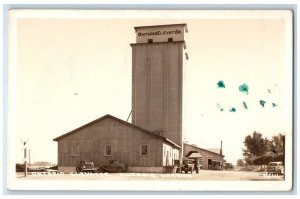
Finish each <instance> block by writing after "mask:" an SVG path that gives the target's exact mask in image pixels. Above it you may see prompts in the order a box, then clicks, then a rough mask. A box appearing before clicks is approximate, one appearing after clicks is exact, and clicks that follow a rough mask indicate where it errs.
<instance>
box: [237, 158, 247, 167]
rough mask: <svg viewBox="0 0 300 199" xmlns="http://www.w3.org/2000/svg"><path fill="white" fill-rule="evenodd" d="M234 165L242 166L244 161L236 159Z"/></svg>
mask: <svg viewBox="0 0 300 199" xmlns="http://www.w3.org/2000/svg"><path fill="white" fill-rule="evenodd" d="M236 165H237V166H244V165H245V164H244V161H243V160H242V159H238V160H237V162H236Z"/></svg>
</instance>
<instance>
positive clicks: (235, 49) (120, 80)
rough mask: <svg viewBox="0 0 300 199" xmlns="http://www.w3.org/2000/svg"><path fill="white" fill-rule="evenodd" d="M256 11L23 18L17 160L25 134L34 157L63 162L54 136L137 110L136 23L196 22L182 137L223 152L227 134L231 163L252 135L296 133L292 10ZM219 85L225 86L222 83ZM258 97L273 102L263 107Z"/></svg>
mask: <svg viewBox="0 0 300 199" xmlns="http://www.w3.org/2000/svg"><path fill="white" fill-rule="evenodd" d="M100 12H101V11H100ZM235 13H238V12H232V13H231V15H233V16H234V15H235ZM82 14H83V15H81V16H84V14H86V13H82ZM179 14H180V13H179ZM256 14H257V13H256ZM252 15H253V12H246V13H243V15H237V16H238V17H226V16H227V15H226V14H225V15H222V14H218V15H214V14H211V15H210V13H208V14H207V15H206V17H191V18H188V17H180V16H183V15H177V17H175V18H174V17H171V18H169V17H168V14H161V13H160V14H159V15H158V16H162V17H161V18H159V17H153V18H151V17H150V18H149V17H148V18H145V17H140V18H139V17H129V18H126V17H125V18H122V17H112V18H105V17H100V18H99V17H98V18H85V17H82V18H80V17H76V18H72V17H65V18H64V17H57V15H56V17H55V18H47V17H40V16H42V15H38V17H33V18H30V17H27V18H19V19H18V20H17V24H16V26H17V29H16V35H15V39H16V40H15V41H16V50H15V51H16V52H17V53H16V54H15V55H16V60H17V61H16V71H17V73H16V74H17V75H16V82H15V83H16V87H15V88H16V90H15V94H16V104H15V109H16V115H15V117H14V119H15V121H16V134H17V137H16V138H17V141H16V142H15V144H16V153H17V154H16V161H18V162H21V161H22V160H23V159H22V156H23V152H22V150H23V149H22V141H24V140H28V147H29V148H30V150H31V162H34V161H50V162H53V163H57V143H56V142H54V141H53V139H54V138H55V137H58V136H60V135H62V134H64V133H67V132H69V131H71V130H73V129H75V128H77V127H79V126H82V125H84V124H86V123H88V122H90V121H92V120H95V119H97V118H99V117H101V116H103V115H106V114H111V115H113V116H116V117H118V118H120V119H123V120H126V119H127V117H128V115H129V113H130V111H131V56H132V55H131V47H130V45H129V44H130V43H135V31H134V27H135V26H145V25H160V24H172V23H186V24H187V26H188V33H186V37H185V40H186V44H187V52H188V54H189V60H187V61H185V62H186V63H185V66H184V69H183V70H184V82H183V133H184V140H186V141H187V142H189V143H191V144H196V145H197V146H199V147H201V148H219V147H220V142H221V140H222V141H223V154H224V155H225V159H226V160H227V161H229V162H232V163H234V164H235V163H236V160H237V159H239V158H242V148H243V147H244V146H243V141H244V138H245V136H246V135H249V134H252V133H253V132H254V131H257V132H260V133H262V134H263V136H264V137H269V138H271V137H272V136H273V135H277V134H278V133H283V134H288V135H291V122H292V120H291V110H292V106H291V105H292V104H291V97H292V93H291V88H292V79H291V77H292V76H291V68H292V66H291V65H290V64H289V62H288V61H289V60H290V59H291V54H289V53H288V52H290V51H289V50H290V49H291V45H288V44H289V42H290V40H291V39H292V38H291V35H289V34H288V33H289V32H288V31H287V24H288V23H287V21H286V19H287V18H286V16H287V15H284V14H282V13H280V12H279V13H277V14H276V13H275V15H272V16H275V17H270V16H269V15H268V14H266V13H260V14H258V15H257V16H258V17H253V16H252ZM100 16H101V15H100ZM138 16H141V15H138ZM148 16H149V13H148ZM207 16H208V17H207ZM209 16H211V17H209ZM240 16H243V17H240ZM288 16H289V15H288ZM11 35H12V34H11ZM10 67H11V66H10ZM9 75H10V74H9ZM9 77H10V76H9ZM219 81H223V82H224V85H225V88H224V87H218V85H217V83H218V82H219ZM242 84H246V85H247V86H248V87H249V90H248V94H247V93H244V92H241V91H239V86H240V85H242ZM259 100H264V101H266V104H265V106H264V107H262V106H261V105H260V104H259ZM243 102H246V104H247V108H248V109H245V108H244V106H243ZM271 103H276V106H275V107H273V106H272V104H271ZM221 108H222V109H223V111H221V110H220V109H221ZM231 108H235V110H236V111H235V112H231V111H229V110H230V109H231Z"/></svg>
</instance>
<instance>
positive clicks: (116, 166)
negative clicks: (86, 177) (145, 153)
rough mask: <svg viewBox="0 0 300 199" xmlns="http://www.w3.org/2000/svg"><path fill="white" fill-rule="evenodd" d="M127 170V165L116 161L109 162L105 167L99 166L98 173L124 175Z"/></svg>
mask: <svg viewBox="0 0 300 199" xmlns="http://www.w3.org/2000/svg"><path fill="white" fill-rule="evenodd" d="M127 170H128V165H127V164H126V163H123V162H120V161H118V160H109V162H108V164H107V165H103V166H100V167H99V169H98V171H99V172H100V173H105V172H108V173H124V172H126V171H127Z"/></svg>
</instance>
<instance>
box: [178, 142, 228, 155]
mask: <svg viewBox="0 0 300 199" xmlns="http://www.w3.org/2000/svg"><path fill="white" fill-rule="evenodd" d="M183 145H188V146H191V147H194V148H197V149H200V150H204V151H207V152H210V153H214V154H217V155H221V154H220V153H219V152H218V153H216V152H213V151H210V150H207V149H203V148H200V147H198V146H196V145H193V144H187V143H183ZM222 157H225V156H224V155H222Z"/></svg>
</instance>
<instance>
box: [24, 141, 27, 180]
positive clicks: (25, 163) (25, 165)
mask: <svg viewBox="0 0 300 199" xmlns="http://www.w3.org/2000/svg"><path fill="white" fill-rule="evenodd" d="M23 144H24V167H25V171H24V175H25V177H27V157H26V155H27V154H26V153H27V146H26V144H27V141H25V142H24V143H23Z"/></svg>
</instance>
